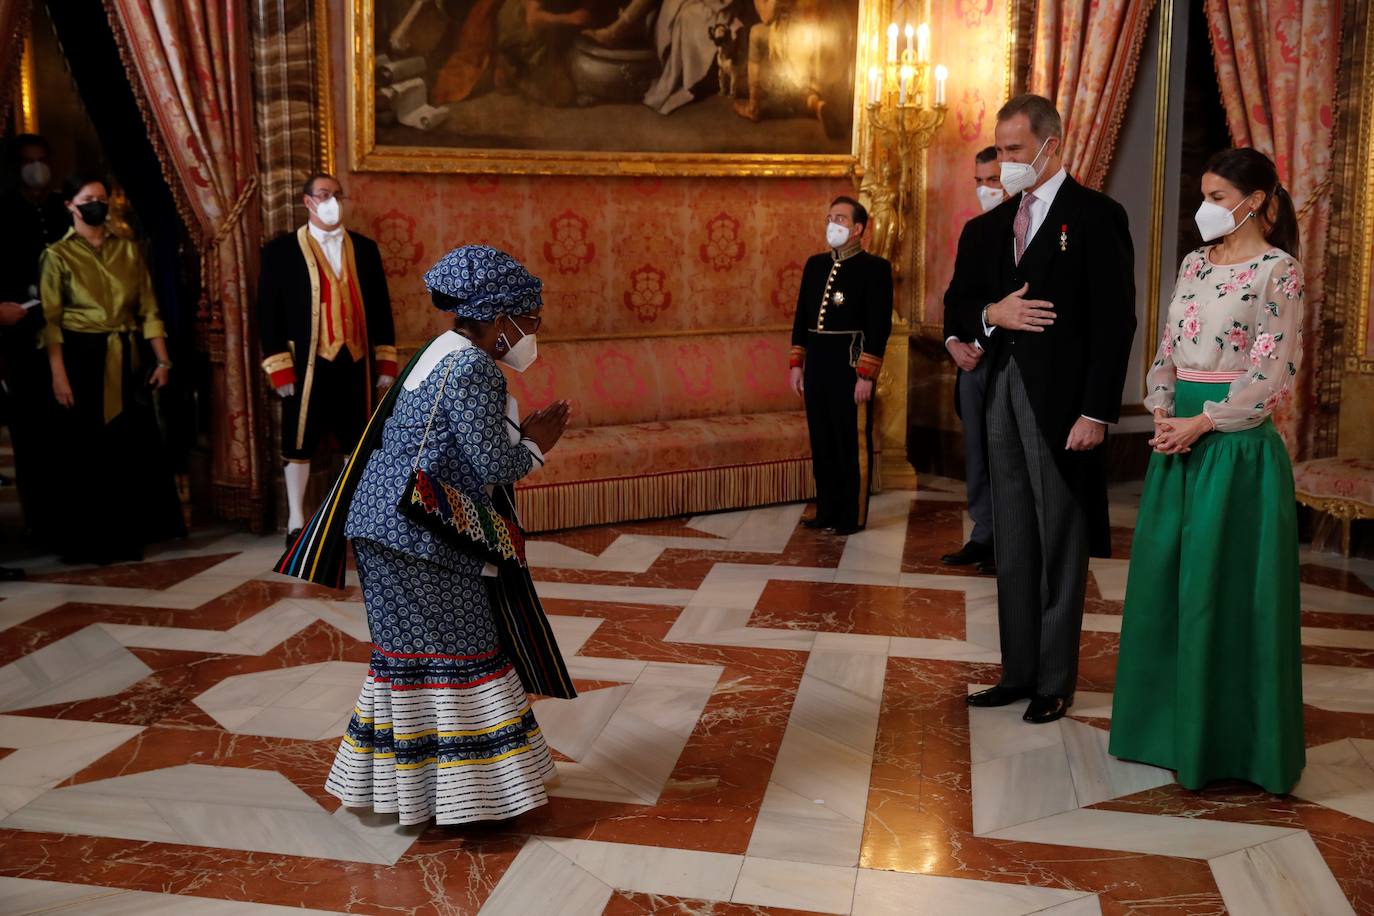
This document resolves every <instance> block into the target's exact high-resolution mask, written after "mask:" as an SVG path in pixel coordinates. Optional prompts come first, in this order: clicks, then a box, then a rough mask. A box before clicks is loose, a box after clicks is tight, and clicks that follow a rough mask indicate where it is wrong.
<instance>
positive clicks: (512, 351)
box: [501, 325, 539, 372]
mask: <svg viewBox="0 0 1374 916" xmlns="http://www.w3.org/2000/svg"><path fill="white" fill-rule="evenodd" d="M516 328H517V330H518V329H519V325H516ZM520 333H521V334H522V335H523V336H522V337H521V338H520V339H519V340H517V341H516V342H515V346H511V343H510V340H509V339H508V338H507V337H506V335H505V334H504V333H502V334H501V341H502V342H503V343H505V345H506V352H505V354H504V355H503V356H502V357H501V362H503V363H505V364H506V365H507V366H510V367H511V368H512V369H514V370H515V371H516V372H524V371H525V370H526V369H528V368H529V367H530V364H531V363H533V362H534V361H535V359H536V358H538V356H539V345H538V344H537V343H535V340H534V335H533V334H525V332H524V331H521V332H520Z"/></svg>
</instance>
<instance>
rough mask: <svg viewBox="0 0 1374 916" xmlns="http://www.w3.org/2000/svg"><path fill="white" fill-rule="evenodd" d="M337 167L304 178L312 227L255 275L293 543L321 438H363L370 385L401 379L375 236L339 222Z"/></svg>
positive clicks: (285, 242)
mask: <svg viewBox="0 0 1374 916" xmlns="http://www.w3.org/2000/svg"><path fill="white" fill-rule="evenodd" d="M342 196H343V193H342V188H340V186H339V183H338V182H337V181H336V180H335V179H334V177H333V176H332V175H323V174H320V175H312V176H311V177H310V179H309V180H308V181H307V182H306V183H305V206H306V209H307V210H308V211H309V213H310V219H309V221H308V222H307V223H306V225H304V226H301V227H300V228H299V229H297V230H296V231H295V232H293V233H290V234H288V235H283V236H281V237H280V238H277V239H274V240H273V241H271V242H269V243H268V244H267V245H266V247H264V248H263V251H262V272H261V275H260V278H259V283H258V331H259V335H260V338H261V343H262V352H263V356H264V357H265V358H264V359H263V361H262V366H263V369H264V370H265V371H266V372H267V375H268V377H269V378H270V379H271V384H272V387H273V388H274V389H276V392H277V394H278V395H279V396H280V397H281V398H282V429H281V442H282V457H283V458H284V459H285V465H286V466H285V474H286V498H287V510H288V512H287V523H286V530H287V542H288V544H289V543H290V541H291V540H292V538H293V535H294V534H295V532H297V531H299V530H300V529H301V527H302V526H303V525H304V524H305V505H304V504H305V486H306V483H307V481H308V480H309V478H310V460H311V458H312V457H313V456H314V453H315V451H316V450H317V449H318V448H319V446H320V444H321V442H322V441H325V440H326V439H327V438H329V437H332V438H333V440H334V443H335V445H336V447H337V448H339V449H340V450H342V451H344V452H348V451H351V450H352V449H353V447H354V446H355V445H357V444H358V439H359V437H360V436H361V435H362V432H363V429H364V428H365V427H366V426H367V418H368V416H369V414H370V413H371V410H372V392H373V390H374V388H385V387H387V386H388V385H390V384H391V383H392V381H394V380H395V378H396V331H395V328H394V325H393V323H392V318H391V296H390V293H389V292H388V291H387V285H386V273H385V271H384V270H383V269H382V256H381V253H380V252H379V251H378V250H377V243H376V242H374V241H372V240H371V239H370V238H368V237H367V236H364V235H360V234H358V233H356V232H350V231H347V230H345V229H344V226H343V211H342V206H341V202H340V201H341V198H342Z"/></svg>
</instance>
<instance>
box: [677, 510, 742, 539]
mask: <svg viewBox="0 0 1374 916" xmlns="http://www.w3.org/2000/svg"><path fill="white" fill-rule="evenodd" d="M749 512H750V510H748V509H744V510H739V511H735V512H712V513H711V514H710V515H694V516H692V518H691V520H690V521H688V522H687V527H688V528H691V529H692V530H693V531H700V532H703V533H705V534H713V535H715V536H716V537H718V538H728V537H732V536H733V535H734V534H735V532H737V531H739V529H740V526H741V525H743V524H744V520H745V519H746V518H748V517H749Z"/></svg>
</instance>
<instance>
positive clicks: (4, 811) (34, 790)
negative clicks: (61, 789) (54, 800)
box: [0, 755, 48, 820]
mask: <svg viewBox="0 0 1374 916" xmlns="http://www.w3.org/2000/svg"><path fill="white" fill-rule="evenodd" d="M11 756H13V755H11ZM46 791H48V790H47V789H46V788H45V787H43V786H7V785H0V820H3V819H4V818H7V817H9V816H10V815H11V814H13V813H14V812H16V811H18V810H19V809H20V808H23V807H24V806H25V805H27V804H28V803H29V802H31V801H33V800H34V799H35V798H38V797H39V796H40V795H42V794H43V793H44V792H46Z"/></svg>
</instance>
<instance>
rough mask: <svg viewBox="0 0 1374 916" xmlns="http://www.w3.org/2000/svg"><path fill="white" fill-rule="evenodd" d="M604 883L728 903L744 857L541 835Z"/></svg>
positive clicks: (622, 888)
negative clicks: (726, 901)
mask: <svg viewBox="0 0 1374 916" xmlns="http://www.w3.org/2000/svg"><path fill="white" fill-rule="evenodd" d="M539 841H540V842H541V843H544V844H545V845H546V846H548V847H549V848H550V849H552V850H553V851H554V852H557V853H559V854H560V855H562V856H565V857H566V858H568V859H569V860H571V861H572V863H573V864H574V865H576V866H577V867H578V868H581V869H583V870H584V871H586V872H588V873H589V874H591V875H593V876H594V877H596V878H597V880H599V881H601V882H602V883H603V884H605V885H607V886H609V887H612V888H615V889H617V890H626V891H635V892H637V893H641V894H654V895H658V896H664V897H688V898H695V899H699V900H729V899H730V894H731V892H732V891H733V890H734V887H735V881H736V879H737V878H738V877H739V872H740V866H741V865H742V864H743V861H744V857H743V856H732V855H724V854H722V853H715V852H696V851H691V850H686V849H669V848H665V847H662V846H640V845H634V844H629V843H602V842H597V841H594V840H575V839H560V838H554V837H539Z"/></svg>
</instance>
